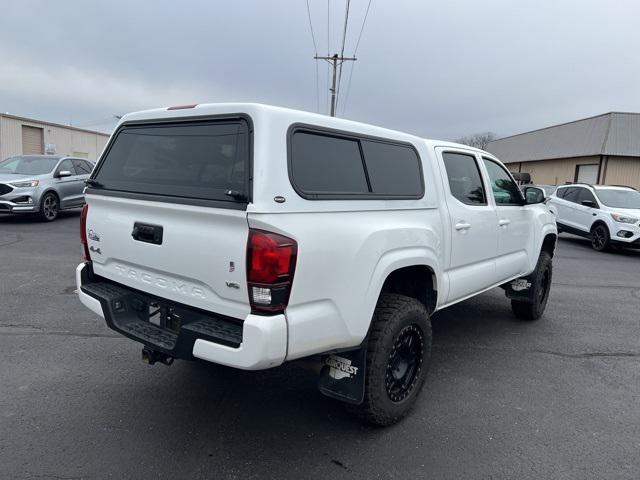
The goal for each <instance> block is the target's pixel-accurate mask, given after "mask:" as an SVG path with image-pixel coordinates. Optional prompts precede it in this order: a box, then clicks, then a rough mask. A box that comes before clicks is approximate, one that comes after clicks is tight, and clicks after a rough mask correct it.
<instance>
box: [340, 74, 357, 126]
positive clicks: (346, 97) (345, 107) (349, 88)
mask: <svg viewBox="0 0 640 480" xmlns="http://www.w3.org/2000/svg"><path fill="white" fill-rule="evenodd" d="M354 68H356V64H355V63H352V64H351V70H349V80H347V93H346V94H345V96H344V102H342V116H343V117H344V112H346V111H347V102H348V101H349V92H350V91H351V78H352V77H353V69H354Z"/></svg>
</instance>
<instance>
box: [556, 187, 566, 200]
mask: <svg viewBox="0 0 640 480" xmlns="http://www.w3.org/2000/svg"><path fill="white" fill-rule="evenodd" d="M566 193H567V189H566V188H559V189H558V190H556V197H558V198H564V196H565V194H566Z"/></svg>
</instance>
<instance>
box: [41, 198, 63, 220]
mask: <svg viewBox="0 0 640 480" xmlns="http://www.w3.org/2000/svg"><path fill="white" fill-rule="evenodd" d="M58 213H60V200H59V199H58V196H57V195H56V194H55V193H53V192H47V193H45V194H44V195H43V196H42V200H40V210H39V211H38V218H39V219H40V221H41V222H53V221H54V220H55V219H56V218H58Z"/></svg>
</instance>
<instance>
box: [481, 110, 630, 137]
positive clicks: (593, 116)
mask: <svg viewBox="0 0 640 480" xmlns="http://www.w3.org/2000/svg"><path fill="white" fill-rule="evenodd" d="M614 114H621V115H639V116H640V113H639V112H616V111H612V112H606V113H601V114H599V115H592V116H590V117H585V118H580V119H578V120H571V121H570V122H563V123H557V124H555V125H550V126H548V127H542V128H536V129H534V130H529V131H526V132H521V133H515V134H513V135H507V136H506V137H500V138H496V139H495V140H492V141H491V142H489V143H490V144H491V143H494V142H499V141H501V140H506V139H507V138H513V137H519V136H520V135H528V134H530V133H535V132H541V131H542V130H549V129H550V128H556V127H563V126H565V125H571V124H572V123H578V122H583V121H585V120H591V119H593V118H598V117H605V116H613V115H614Z"/></svg>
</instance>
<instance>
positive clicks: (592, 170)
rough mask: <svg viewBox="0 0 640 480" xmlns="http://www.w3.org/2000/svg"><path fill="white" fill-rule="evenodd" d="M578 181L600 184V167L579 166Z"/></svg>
mask: <svg viewBox="0 0 640 480" xmlns="http://www.w3.org/2000/svg"><path fill="white" fill-rule="evenodd" d="M576 168H577V169H578V171H577V172H576V181H577V182H579V183H590V184H592V185H594V184H596V183H598V165H578V166H577V167H576Z"/></svg>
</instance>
